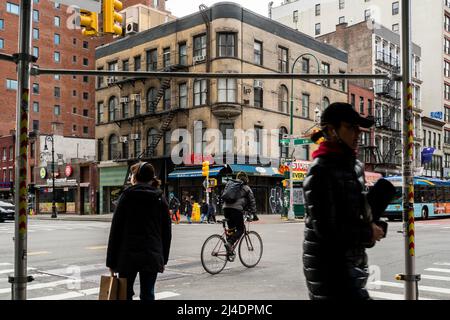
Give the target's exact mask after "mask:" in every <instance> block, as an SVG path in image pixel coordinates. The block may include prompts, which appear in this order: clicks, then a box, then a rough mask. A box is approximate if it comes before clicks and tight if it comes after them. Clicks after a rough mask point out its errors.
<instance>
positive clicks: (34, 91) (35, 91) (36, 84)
mask: <svg viewBox="0 0 450 320" xmlns="http://www.w3.org/2000/svg"><path fill="white" fill-rule="evenodd" d="M33 94H39V83H33Z"/></svg>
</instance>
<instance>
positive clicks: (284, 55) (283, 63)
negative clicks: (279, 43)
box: [278, 47, 289, 73]
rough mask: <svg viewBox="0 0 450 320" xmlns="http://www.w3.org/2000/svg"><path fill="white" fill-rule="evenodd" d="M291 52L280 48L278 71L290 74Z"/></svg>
mask: <svg viewBox="0 0 450 320" xmlns="http://www.w3.org/2000/svg"><path fill="white" fill-rule="evenodd" d="M288 59H289V51H288V49H286V48H283V47H278V71H279V72H283V73H289V63H288Z"/></svg>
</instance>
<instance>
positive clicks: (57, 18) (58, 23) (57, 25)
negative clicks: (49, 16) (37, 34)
mask: <svg viewBox="0 0 450 320" xmlns="http://www.w3.org/2000/svg"><path fill="white" fill-rule="evenodd" d="M59 26H61V18H60V17H58V16H56V17H55V27H59Z"/></svg>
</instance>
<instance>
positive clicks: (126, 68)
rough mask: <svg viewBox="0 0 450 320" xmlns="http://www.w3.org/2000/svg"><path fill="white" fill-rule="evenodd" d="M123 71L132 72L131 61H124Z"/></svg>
mask: <svg viewBox="0 0 450 320" xmlns="http://www.w3.org/2000/svg"><path fill="white" fill-rule="evenodd" d="M122 71H130V60H128V59H127V60H123V61H122Z"/></svg>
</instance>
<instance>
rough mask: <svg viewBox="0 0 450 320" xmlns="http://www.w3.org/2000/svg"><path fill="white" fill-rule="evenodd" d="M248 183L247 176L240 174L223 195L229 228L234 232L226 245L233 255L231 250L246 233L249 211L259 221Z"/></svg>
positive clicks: (229, 182) (229, 184) (243, 173)
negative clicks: (246, 214) (246, 217)
mask: <svg viewBox="0 0 450 320" xmlns="http://www.w3.org/2000/svg"><path fill="white" fill-rule="evenodd" d="M248 182H249V179H248V176H247V174H246V173H245V172H239V173H238V174H237V175H236V179H235V180H233V179H231V180H230V181H228V182H227V184H226V185H225V188H224V190H223V193H222V200H223V201H224V204H223V211H224V216H225V218H226V219H228V228H229V229H230V230H233V231H234V232H233V233H232V234H231V235H229V237H228V238H227V242H226V243H225V247H226V249H227V251H228V253H229V254H233V253H232V250H231V248H232V246H233V244H234V243H235V242H236V241H237V240H239V239H240V237H241V235H242V233H243V232H244V228H245V226H244V214H245V213H246V212H247V210H248V212H249V213H250V214H251V215H252V216H253V217H254V219H255V220H257V216H256V201H255V196H254V195H253V191H252V189H251V188H250V187H249V186H248Z"/></svg>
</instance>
